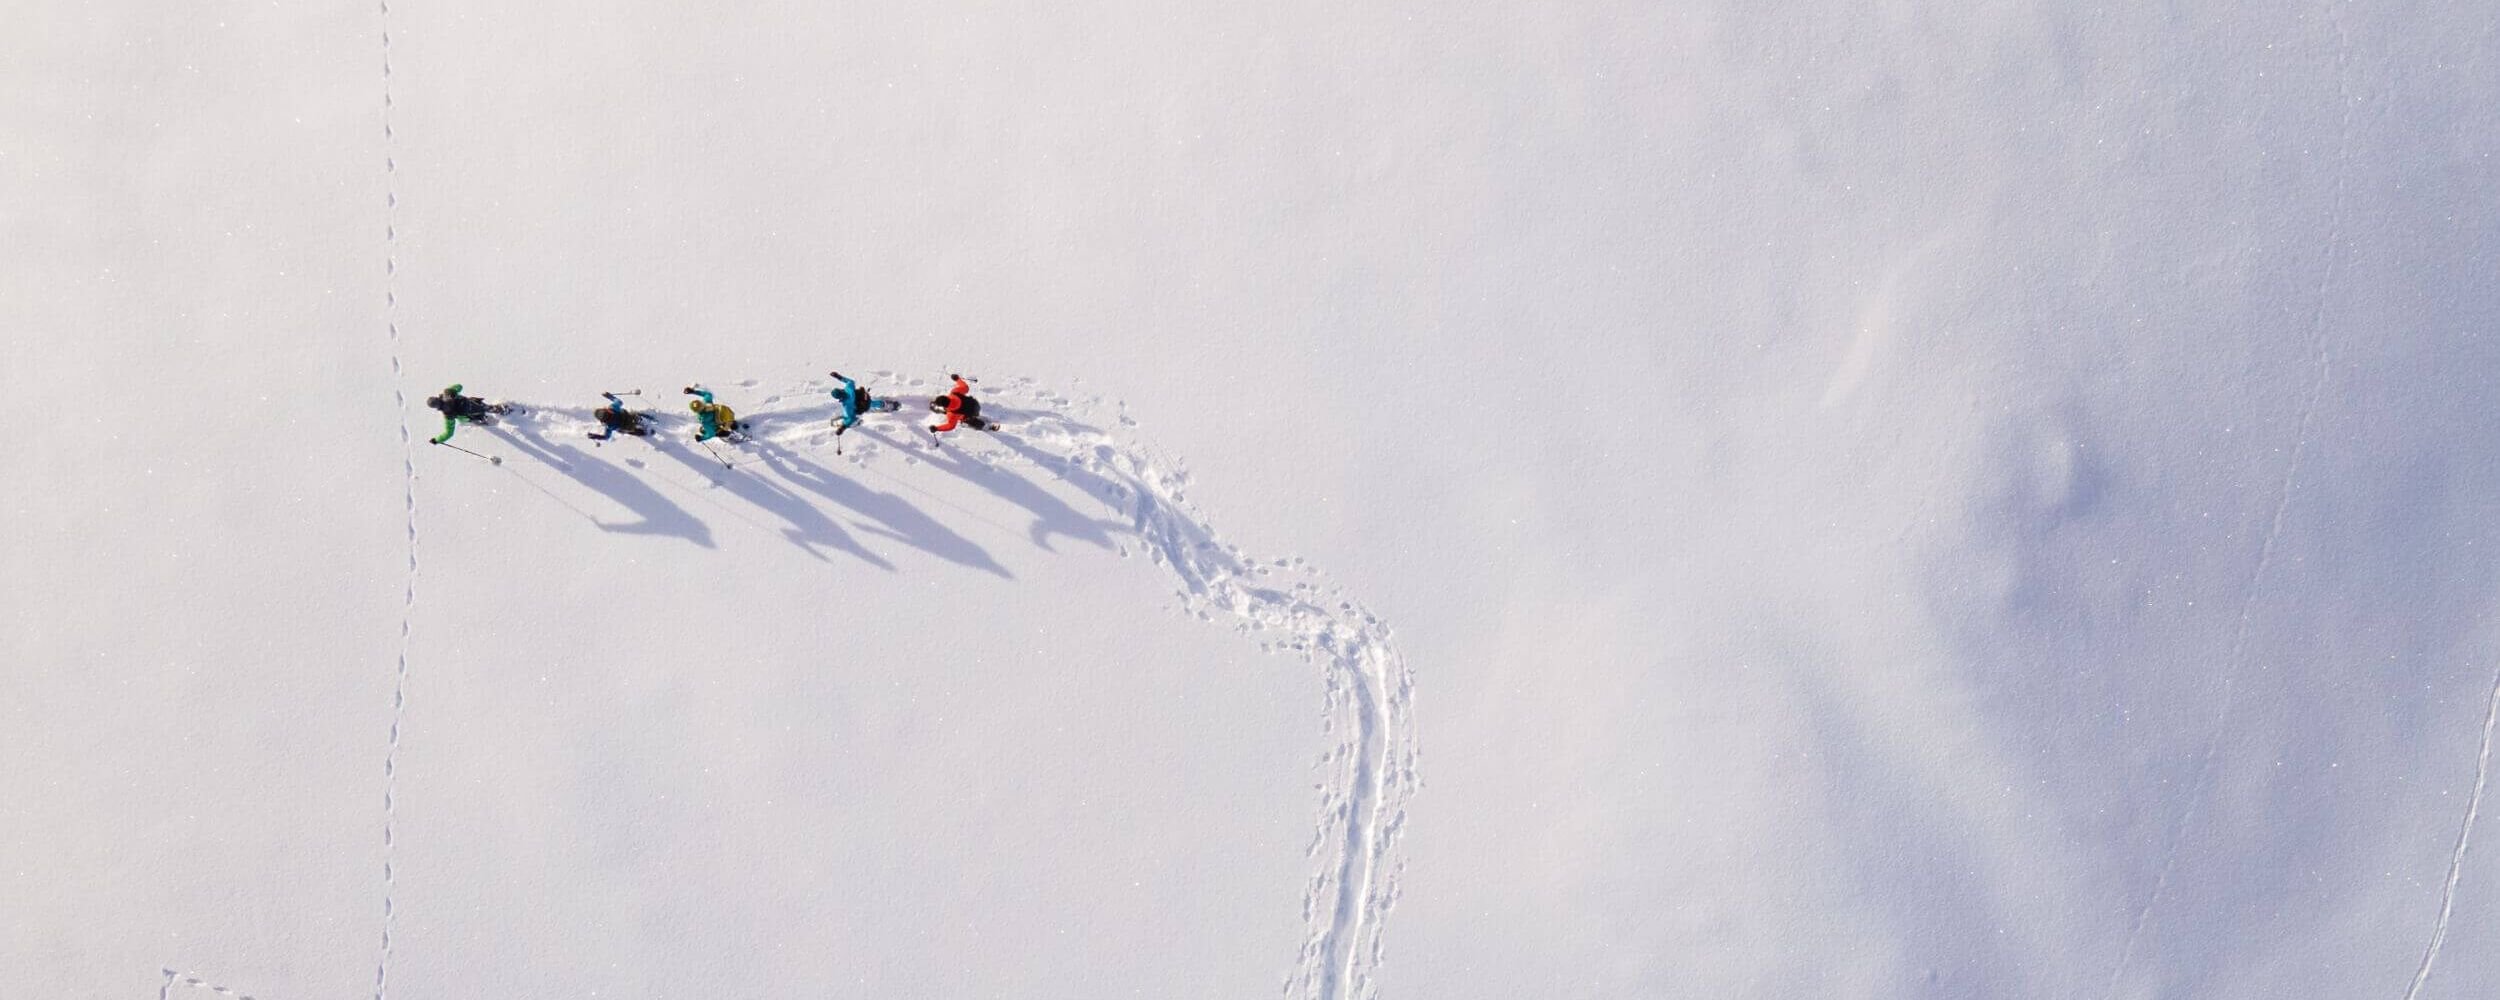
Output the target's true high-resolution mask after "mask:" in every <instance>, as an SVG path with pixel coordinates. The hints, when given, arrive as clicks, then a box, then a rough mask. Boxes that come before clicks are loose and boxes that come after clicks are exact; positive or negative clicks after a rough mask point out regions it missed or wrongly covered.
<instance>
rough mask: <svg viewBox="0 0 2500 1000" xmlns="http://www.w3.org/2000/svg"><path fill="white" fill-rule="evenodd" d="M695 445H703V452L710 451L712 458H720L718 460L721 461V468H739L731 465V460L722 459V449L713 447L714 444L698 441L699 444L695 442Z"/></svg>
mask: <svg viewBox="0 0 2500 1000" xmlns="http://www.w3.org/2000/svg"><path fill="white" fill-rule="evenodd" d="M695 443H696V444H699V445H702V446H703V450H705V451H708V452H711V453H712V457H713V458H718V459H720V467H721V468H724V469H734V468H737V466H735V465H731V464H729V460H728V459H726V458H722V457H721V453H720V449H718V448H714V447H712V442H709V441H697V442H695Z"/></svg>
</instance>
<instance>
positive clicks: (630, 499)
mask: <svg viewBox="0 0 2500 1000" xmlns="http://www.w3.org/2000/svg"><path fill="white" fill-rule="evenodd" d="M505 427H508V428H509V433H506V434H504V435H503V438H504V440H506V441H509V442H511V443H512V446H513V447H514V448H518V449H520V450H521V452H522V453H523V454H526V455H529V456H530V457H532V458H535V459H537V460H539V461H541V462H544V463H546V464H547V465H548V466H550V467H552V468H554V469H555V470H556V471H559V472H562V473H564V474H565V475H566V476H570V477H572V479H573V481H574V482H577V483H580V484H582V485H584V486H587V487H590V488H591V489H593V490H596V491H598V492H599V493H600V494H601V495H603V496H606V497H607V498H608V499H610V500H614V501H616V502H617V504H618V505H619V506H622V507H624V508H625V509H626V510H629V511H632V512H633V513H634V515H635V516H636V517H638V518H640V520H636V521H623V522H613V521H605V520H601V519H599V518H598V517H596V516H592V517H591V518H590V523H592V524H595V525H598V526H599V530H601V531H612V532H615V533H617V534H620V535H667V536H670V537H674V538H683V539H685V540H687V541H689V542H693V543H695V544H696V545H700V546H703V547H704V548H707V549H708V548H713V547H714V546H713V544H712V528H711V526H710V525H707V524H704V523H703V522H702V521H701V520H698V519H697V518H696V517H695V516H694V515H693V514H691V513H688V512H687V511H686V509H685V508H684V507H680V506H678V505H677V504H675V503H674V502H671V501H670V500H669V498H667V497H664V496H661V495H660V491H658V490H655V489H652V488H651V484H649V483H645V482H643V481H642V479H641V477H639V476H636V475H634V474H633V473H631V472H628V471H626V470H624V469H620V468H617V467H616V466H614V465H611V464H609V463H607V462H605V461H602V460H600V459H599V458H597V457H595V456H592V455H589V454H586V453H584V452H583V451H582V450H581V449H579V448H575V447H573V446H572V445H569V444H553V443H550V442H549V441H548V440H547V439H545V438H544V437H541V436H539V434H538V431H537V430H536V429H535V428H533V427H531V426H530V424H529V423H528V422H525V421H506V423H505ZM505 427H496V428H489V429H490V430H504V429H505Z"/></svg>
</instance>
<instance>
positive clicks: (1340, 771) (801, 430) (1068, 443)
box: [505, 372, 1418, 1000]
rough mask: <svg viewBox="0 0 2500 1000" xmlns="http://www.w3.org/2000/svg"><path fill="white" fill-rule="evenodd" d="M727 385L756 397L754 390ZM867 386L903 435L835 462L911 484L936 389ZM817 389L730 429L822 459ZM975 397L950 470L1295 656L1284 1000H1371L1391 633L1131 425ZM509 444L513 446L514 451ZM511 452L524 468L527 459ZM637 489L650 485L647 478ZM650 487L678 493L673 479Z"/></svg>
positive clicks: (1404, 747)
mask: <svg viewBox="0 0 2500 1000" xmlns="http://www.w3.org/2000/svg"><path fill="white" fill-rule="evenodd" d="M738 384H739V385H741V386H743V387H747V388H749V389H750V390H751V391H759V392H760V391H761V390H757V389H755V388H754V387H755V386H756V383H754V382H752V381H748V382H741V383H738ZM869 384H870V385H871V386H872V387H877V386H899V387H901V389H902V390H903V391H904V392H905V393H907V394H917V398H914V399H907V401H906V403H905V409H906V411H907V412H906V414H905V415H904V416H902V417H900V418H890V417H883V418H881V417H878V416H876V415H871V416H870V417H869V418H868V420H867V422H866V423H864V424H863V425H862V427H861V428H859V430H858V431H856V432H854V434H853V435H850V436H849V438H850V446H849V448H848V449H847V453H846V455H845V460H846V461H847V462H849V463H850V464H851V465H852V466H853V467H855V468H857V469H859V470H861V471H865V472H869V473H871V474H875V475H878V476H881V477H885V478H892V479H897V480H901V481H904V482H905V483H908V477H909V476H910V474H911V473H910V470H909V468H908V467H909V466H910V465H916V464H919V462H920V459H918V458H915V457H912V455H913V453H914V452H919V451H921V450H922V449H926V448H928V447H930V438H928V437H926V436H924V435H922V434H921V433H920V432H919V431H917V430H911V431H907V432H905V433H904V434H900V435H898V434H895V433H890V431H891V430H892V429H893V428H894V427H895V422H896V420H897V419H900V420H914V419H915V417H914V416H913V415H912V414H911V413H910V412H909V411H913V410H916V409H917V404H920V403H924V402H925V401H926V400H927V399H928V398H929V397H930V396H931V395H934V394H935V393H936V392H937V391H938V390H937V388H936V387H935V386H934V385H933V384H932V383H928V382H926V381H923V380H919V379H911V378H902V377H898V376H896V375H895V374H894V373H891V372H875V373H871V375H870V381H869ZM827 388H828V384H827V383H823V382H816V381H811V382H808V383H806V384H804V385H802V386H798V387H794V388H790V389H785V390H783V391H781V392H779V393H772V394H765V395H761V396H760V397H758V398H760V399H762V400H763V404H762V405H760V406H757V407H754V408H751V409H742V410H741V411H740V414H741V419H745V420H749V421H751V422H753V423H754V424H755V425H756V426H755V428H754V429H753V430H752V431H751V433H752V434H753V435H754V436H755V437H756V438H758V439H759V441H760V442H761V443H763V444H765V445H767V446H770V447H775V448H783V449H789V450H792V451H809V452H813V451H819V450H823V449H827V448H829V447H831V442H832V433H831V430H830V429H829V428H828V426H827V425H826V417H827V416H828V415H829V414H831V413H832V412H833V410H834V407H833V405H832V403H831V402H830V400H829V398H828V397H827V395H826V390H827ZM978 395H979V396H980V397H981V399H982V400H983V412H984V414H985V415H988V416H991V417H993V418H995V419H997V420H999V421H1000V423H1001V424H1002V425H1003V426H1004V427H1005V428H1006V430H1005V431H1004V432H1002V433H999V434H991V435H983V434H978V433H976V432H971V431H959V432H956V433H954V434H952V435H950V436H949V441H950V442H952V443H950V444H948V445H946V446H945V451H946V452H947V453H948V454H950V455H953V456H956V457H958V458H969V459H970V460H972V461H977V462H980V463H982V464H983V465H986V466H991V467H996V468H1001V469H1010V468H1014V469H1032V470H1035V471H1037V472H1039V473H1041V474H1044V475H1047V476H1049V477H1051V478H1054V479H1056V480H1058V481H1059V482H1061V483H1064V484H1066V485H1068V486H1069V487H1072V488H1074V489H1076V490H1078V491H1081V492H1082V493H1083V494H1084V495H1086V496H1087V497H1090V498H1091V499H1092V500H1094V501H1095V502H1098V503H1100V504H1102V505H1103V507H1104V508H1105V509H1106V510H1107V511H1108V512H1109V513H1110V514H1112V515H1114V516H1115V517H1116V519H1117V522H1118V523H1119V524H1120V525H1122V526H1123V527H1124V530H1123V531H1121V532H1118V534H1120V535H1124V536H1125V538H1124V539H1123V541H1124V542H1125V543H1126V544H1122V545H1120V550H1121V552H1122V554H1123V555H1128V554H1142V555H1144V556H1145V557H1146V558H1147V559H1149V560H1150V561H1152V562H1153V563H1154V564H1155V565H1157V566H1160V567H1162V568H1164V569H1165V570H1166V571H1168V572H1170V573H1171V574H1172V576H1173V577H1174V578H1175V579H1176V580H1177V582H1178V584H1179V587H1178V589H1177V590H1176V592H1175V593H1176V595H1177V596H1178V598H1179V601H1180V610H1181V611H1182V612H1183V613H1185V614H1187V615H1189V616H1190V617H1193V618H1196V619H1198V620H1200V621H1205V622H1208V623H1210V624H1222V625H1226V626H1228V627H1229V628H1231V629H1232V630H1233V631H1235V632H1236V633H1239V634H1241V635H1243V636H1245V637H1247V638H1250V639H1252V640H1253V641H1256V642H1257V643H1258V644H1259V645H1260V647H1261V648H1262V649H1264V650H1266V651H1269V652H1276V653H1288V654H1292V655H1296V656H1299V657H1301V658H1302V659H1303V660H1305V661H1306V662H1309V663H1311V664H1313V665H1314V666H1316V667H1318V668H1319V671H1320V674H1321V677H1322V680H1323V682H1324V684H1325V690H1326V697H1325V701H1324V703H1323V704H1324V708H1323V723H1322V725H1323V731H1324V734H1325V741H1326V743H1327V745H1328V749H1327V750H1326V751H1325V752H1324V753H1323V754H1322V755H1321V757H1320V758H1319V760H1318V762H1317V763H1318V769H1319V771H1320V772H1321V779H1320V782H1319V791H1320V802H1319V818H1318V820H1317V823H1316V826H1315V829H1314V830H1313V832H1312V835H1311V841H1310V845H1309V847H1308V848H1307V849H1306V852H1305V854H1306V857H1307V858H1308V859H1309V860H1310V864H1311V871H1310V875H1309V877H1308V880H1307V882H1306V883H1305V885H1304V887H1303V899H1302V915H1303V921H1304V928H1305V931H1304V939H1303V943H1302V945H1301V947H1300V950H1299V954H1298V956H1297V959H1296V964H1295V967H1294V970H1293V971H1292V972H1291V973H1290V974H1288V975H1287V976H1286V977H1285V979H1284V982H1283V987H1282V993H1283V995H1284V996H1286V997H1289V998H1295V1000H1364V998H1371V997H1376V996H1377V995H1378V984H1377V982H1376V979H1375V972H1376V970H1377V968H1378V966H1379V965H1380V963H1381V960H1382V957H1383V954H1384V952H1383V935H1382V931H1383V927H1384V923H1385V918H1386V916H1387V915H1388V912H1389V910H1390V909H1391V908H1392V907H1393V906H1395V905H1396V903H1397V900H1398V895H1399V886H1400V881H1401V878H1402V875H1403V872H1404V860H1403V858H1404V856H1403V854H1402V852H1401V851H1400V849H1399V845H1400V841H1401V839H1402V836H1403V834H1404V832H1405V826H1406V807H1407V803H1408V801H1409V799H1410V798H1411V797H1412V796H1413V794H1414V792H1415V790H1416V789H1417V787H1418V778H1417V769H1416V764H1417V753H1416V748H1415V736H1414V732H1415V730H1414V721H1413V700H1414V679H1413V675H1412V672H1411V671H1410V670H1409V668H1408V666H1407V664H1406V660H1405V658H1404V657H1403V656H1402V655H1400V654H1399V652H1398V650H1397V647H1396V644H1395V642H1394V641H1393V638H1392V634H1391V631H1390V629H1389V626H1388V625H1387V624H1386V623H1384V622H1382V621H1381V620H1380V619H1379V618H1378V617H1376V616H1375V615H1373V614H1372V613H1371V612H1370V611H1368V610H1366V609H1365V608H1364V607H1363V606H1362V605H1360V604H1358V603H1356V602H1355V601H1353V600H1352V599H1351V598H1349V597H1347V596H1346V595H1345V593H1344V592H1343V590H1342V589H1341V588H1339V587H1337V586H1335V585H1334V584H1331V583H1329V582H1328V581H1327V580H1326V579H1325V578H1324V577H1323V576H1322V575H1321V574H1319V573H1318V572H1317V571H1316V570H1315V569H1313V568H1312V567H1310V566H1309V564H1308V563H1306V562H1305V561H1304V560H1301V559H1298V558H1287V559H1274V560H1261V559H1255V558H1252V557H1251V556H1250V555H1249V554H1247V553H1245V552H1243V551H1242V550H1241V549H1239V548H1237V547H1235V546H1232V545H1230V544H1227V543H1225V542H1224V541H1223V540H1222V538H1221V537H1220V536H1219V535H1218V534H1217V532H1216V531H1215V529H1214V527H1213V526H1212V525H1211V524H1210V523H1209V521H1208V518H1207V515H1206V514H1205V513H1204V512H1203V511H1201V510H1200V509H1198V508H1197V507H1196V506H1194V505H1193V504H1191V503H1190V501H1189V500H1188V497H1187V489H1188V486H1189V476H1188V473H1187V471H1186V469H1185V467H1184V466H1183V465H1182V464H1181V463H1180V462H1179V461H1177V460H1173V459H1170V458H1167V457H1165V456H1163V455H1161V454H1159V453H1158V452H1156V451H1155V450H1154V449H1153V448H1152V447H1151V446H1149V445H1147V444H1145V443H1144V442H1143V441H1142V440H1140V439H1138V438H1137V436H1136V435H1135V428H1136V422H1135V421H1134V420H1132V419H1130V418H1129V417H1128V416H1126V414H1125V413H1124V412H1122V411H1123V410H1124V407H1122V406H1121V405H1120V404H1118V403H1116V402H1111V401H1107V400H1105V399H1104V398H1102V397H1099V396H1097V397H1091V398H1085V399H1079V398H1077V397H1074V396H1071V395H1069V394H1066V393H1061V392H1057V391H1054V390H1052V389H1049V388H1047V387H1045V386H1043V385H1042V384H1041V383H1039V382H1037V381H1035V380H1033V379H1029V378H1014V379H999V380H994V381H992V382H989V383H985V384H984V385H983V387H982V388H981V389H980V390H979V392H978ZM798 400H807V401H810V402H809V403H806V404H801V403H797V402H796V401H798ZM817 401H821V402H817ZM1105 411H1108V412H1109V413H1110V414H1111V415H1112V416H1111V419H1109V420H1108V421H1106V423H1108V424H1109V425H1110V427H1111V428H1112V429H1106V427H1105V426H1103V425H1102V424H1098V423H1096V422H1095V420H1096V417H1097V415H1098V414H1101V413H1103V412H1105ZM655 419H656V420H658V421H659V423H660V427H659V429H658V431H657V433H659V434H662V435H671V436H673V435H678V434H683V433H684V432H685V430H686V428H687V425H686V423H685V421H684V420H683V419H682V418H673V417H665V416H663V417H656V418H655ZM505 420H506V422H508V423H510V424H512V425H513V426H514V427H515V428H517V429H519V430H520V431H521V432H522V433H524V434H530V435H534V434H541V433H544V434H548V435H558V434H571V433H580V432H585V431H589V430H592V429H595V428H596V427H597V426H598V425H597V423H596V421H595V420H594V419H592V418H591V416H590V415H589V411H588V410H587V409H578V410H566V409H562V408H548V407H543V406H540V405H535V404H532V405H529V406H528V407H527V409H526V410H525V411H524V412H522V413H519V414H515V415H513V416H510V417H507V418H505ZM903 426H905V427H908V426H909V425H908V424H905V425H903ZM514 443H515V444H516V445H520V441H519V440H518V439H514ZM522 447H523V450H524V452H525V453H527V452H530V451H533V449H530V448H528V447H526V446H522ZM723 454H725V455H727V456H729V458H730V459H731V460H732V461H734V462H735V465H734V466H733V467H732V468H730V469H724V470H722V474H724V475H764V474H767V473H768V472H769V471H775V463H774V462H772V461H770V460H769V459H765V460H757V459H754V458H751V457H748V458H745V459H744V460H740V459H741V456H740V455H739V453H738V449H737V448H736V447H734V446H733V447H731V448H727V449H723ZM880 466H889V467H891V466H902V467H901V468H880ZM505 468H507V469H510V468H512V466H511V465H509V464H507V465H506V466H505ZM641 474H642V475H657V474H656V473H652V472H649V471H647V470H646V471H644V472H642V473H641ZM659 478H662V479H669V478H670V477H667V476H660V477H659ZM664 485H669V486H676V487H683V486H684V485H685V484H682V483H677V482H674V481H673V480H672V481H669V482H667V483H665V484H664ZM1036 530H1037V531H1038V530H1040V529H1036ZM1037 540H1040V539H1037ZM1045 547H1047V546H1046V545H1045ZM1132 549H1133V550H1134V551H1133V552H1132Z"/></svg>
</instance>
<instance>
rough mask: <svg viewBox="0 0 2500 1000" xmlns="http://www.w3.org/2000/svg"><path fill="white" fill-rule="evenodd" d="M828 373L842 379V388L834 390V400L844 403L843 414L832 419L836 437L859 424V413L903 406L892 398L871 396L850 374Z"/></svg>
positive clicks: (877, 411)
mask: <svg viewBox="0 0 2500 1000" xmlns="http://www.w3.org/2000/svg"><path fill="white" fill-rule="evenodd" d="M826 374H829V375H832V376H833V377H835V378H838V379H841V380H842V388H839V389H835V390H833V401H834V402H837V403H840V404H842V415H841V416H838V417H835V418H833V421H832V422H833V436H835V437H841V436H842V432H844V431H847V430H850V429H851V428H853V427H857V426H859V415H860V414H862V413H892V412H894V411H895V410H898V409H901V408H902V404H901V403H898V402H895V401H894V400H891V399H871V398H869V395H868V390H866V389H862V388H860V386H859V383H857V382H853V381H851V378H850V376H848V375H844V374H842V373H841V372H827V373H826Z"/></svg>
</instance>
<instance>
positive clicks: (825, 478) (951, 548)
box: [750, 440, 1016, 580]
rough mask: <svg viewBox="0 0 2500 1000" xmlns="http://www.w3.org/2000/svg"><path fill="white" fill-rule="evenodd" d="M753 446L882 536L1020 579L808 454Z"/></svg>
mask: <svg viewBox="0 0 2500 1000" xmlns="http://www.w3.org/2000/svg"><path fill="white" fill-rule="evenodd" d="M750 447H752V448H754V449H755V452H756V454H758V455H760V456H762V457H763V460H764V464H765V465H767V466H770V467H771V468H772V470H773V471H774V472H778V473H780V474H781V478H783V479H786V480H788V481H790V483H792V484H793V485H796V486H798V487H800V488H801V489H805V490H807V491H808V492H810V493H814V494H816V495H818V496H821V497H824V498H825V499H827V500H831V501H833V502H834V503H837V504H840V505H842V506H843V507H845V508H847V509H849V510H851V511H853V512H855V513H857V514H859V515H860V516H862V517H865V518H868V519H869V520H872V521H875V522H877V524H878V525H879V527H876V528H872V529H870V530H873V531H875V532H876V533H878V534H880V535H884V536H886V537H888V538H892V539H894V540H895V541H898V542H902V543H904V544H906V545H909V546H911V547H913V548H916V549H919V550H920V551H922V552H926V553H928V554H930V555H933V556H936V557H938V558H940V559H944V560H946V561H948V562H952V563H955V564H957V565H961V566H968V567H971V568H973V569H977V570H982V571H985V572H989V573H994V574H997V575H998V576H999V577H1000V578H1002V579H1008V580H1013V579H1015V578H1016V575H1015V574H1013V573H1010V572H1008V571H1007V567H1005V566H1001V565H999V564H998V560H996V559H994V558H991V556H990V553H989V550H987V549H984V548H982V547H981V546H979V545H977V544H975V543H974V542H973V541H972V540H971V539H969V538H965V537H964V536H962V535H958V534H956V533H955V532H954V530H953V529H950V528H948V527H947V526H945V525H943V524H940V523H938V522H937V519H935V518H932V517H930V516H929V515H927V514H924V513H921V511H920V509H919V508H917V507H914V506H912V505H911V504H910V503H908V502H906V501H904V500H903V498H901V497H898V496H895V495H894V494H891V493H879V492H877V491H876V490H872V489H869V488H868V487H866V486H862V485H860V484H858V483H856V482H853V481H851V480H849V479H846V478H843V477H841V476H837V475H835V474H833V471H832V470H830V469H827V468H825V467H824V466H822V465H818V464H816V463H815V462H814V461H812V460H810V459H808V458H807V457H806V456H803V455H800V454H799V453H798V452H795V451H791V450H790V449H788V448H784V447H782V446H780V445H777V444H773V443H771V442H768V441H761V440H759V441H756V442H754V443H753V444H752V445H751V446H750ZM794 499H795V498H794Z"/></svg>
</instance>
